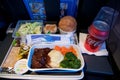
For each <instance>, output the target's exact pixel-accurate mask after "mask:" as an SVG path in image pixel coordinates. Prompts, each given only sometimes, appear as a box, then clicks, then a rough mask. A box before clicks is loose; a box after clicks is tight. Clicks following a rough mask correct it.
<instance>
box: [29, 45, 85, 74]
mask: <svg viewBox="0 0 120 80" xmlns="http://www.w3.org/2000/svg"><path fill="white" fill-rule="evenodd" d="M54 46H55V44H40V45H34V46H32V47H31V49H30V51H29V55H28V63H27V67H28V69H29V70H30V71H33V72H62V71H63V72H77V71H81V70H82V69H83V67H84V65H85V63H84V59H83V56H82V54H81V52H80V48H79V47H78V45H75V44H65V45H64V44H61V45H60V44H59V45H58V46H65V47H70V46H73V48H74V49H75V50H76V52H77V54H78V56H77V57H78V59H80V61H81V66H80V68H78V69H70V68H39V69H38V68H36V69H33V68H31V62H32V56H33V54H34V49H35V48H51V49H53V48H54Z"/></svg>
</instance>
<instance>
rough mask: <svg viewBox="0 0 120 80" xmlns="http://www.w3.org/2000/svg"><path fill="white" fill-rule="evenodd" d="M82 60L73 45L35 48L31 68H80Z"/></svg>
mask: <svg viewBox="0 0 120 80" xmlns="http://www.w3.org/2000/svg"><path fill="white" fill-rule="evenodd" d="M80 66H81V61H80V59H78V54H77V53H76V50H75V49H74V48H73V46H70V47H68V48H67V47H64V46H62V47H60V46H57V45H56V46H55V47H54V48H53V49H50V48H35V49H34V53H33V56H32V62H31V68H72V69H78V68H80Z"/></svg>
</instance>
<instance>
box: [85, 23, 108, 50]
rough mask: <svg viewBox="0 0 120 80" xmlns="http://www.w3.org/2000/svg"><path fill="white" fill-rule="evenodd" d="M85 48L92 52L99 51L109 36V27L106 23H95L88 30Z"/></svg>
mask: <svg viewBox="0 0 120 80" xmlns="http://www.w3.org/2000/svg"><path fill="white" fill-rule="evenodd" d="M88 32H89V34H88V36H87V38H86V41H85V44H84V46H85V48H86V49H87V50H88V51H90V52H96V51H99V50H100V48H101V46H102V44H103V43H104V41H105V40H106V39H107V38H108V35H109V25H108V24H107V23H106V22H104V21H95V22H93V24H92V25H91V26H90V27H89V29H88Z"/></svg>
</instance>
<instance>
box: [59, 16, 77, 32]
mask: <svg viewBox="0 0 120 80" xmlns="http://www.w3.org/2000/svg"><path fill="white" fill-rule="evenodd" d="M58 25H59V28H60V29H61V30H63V31H66V32H72V31H74V30H75V29H76V26H77V22H76V20H75V18H74V17H72V16H65V17H63V18H61V19H60V21H59V24H58Z"/></svg>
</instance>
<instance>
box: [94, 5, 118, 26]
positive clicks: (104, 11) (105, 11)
mask: <svg viewBox="0 0 120 80" xmlns="http://www.w3.org/2000/svg"><path fill="white" fill-rule="evenodd" d="M118 14H119V12H118V11H117V10H115V9H113V8H111V7H107V6H105V7H102V8H101V9H100V11H99V12H98V14H97V16H96V17H95V19H94V21H96V20H100V21H104V22H106V23H107V24H108V25H109V26H110V27H112V26H113V25H114V23H115V21H116V18H117V16H118Z"/></svg>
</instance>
